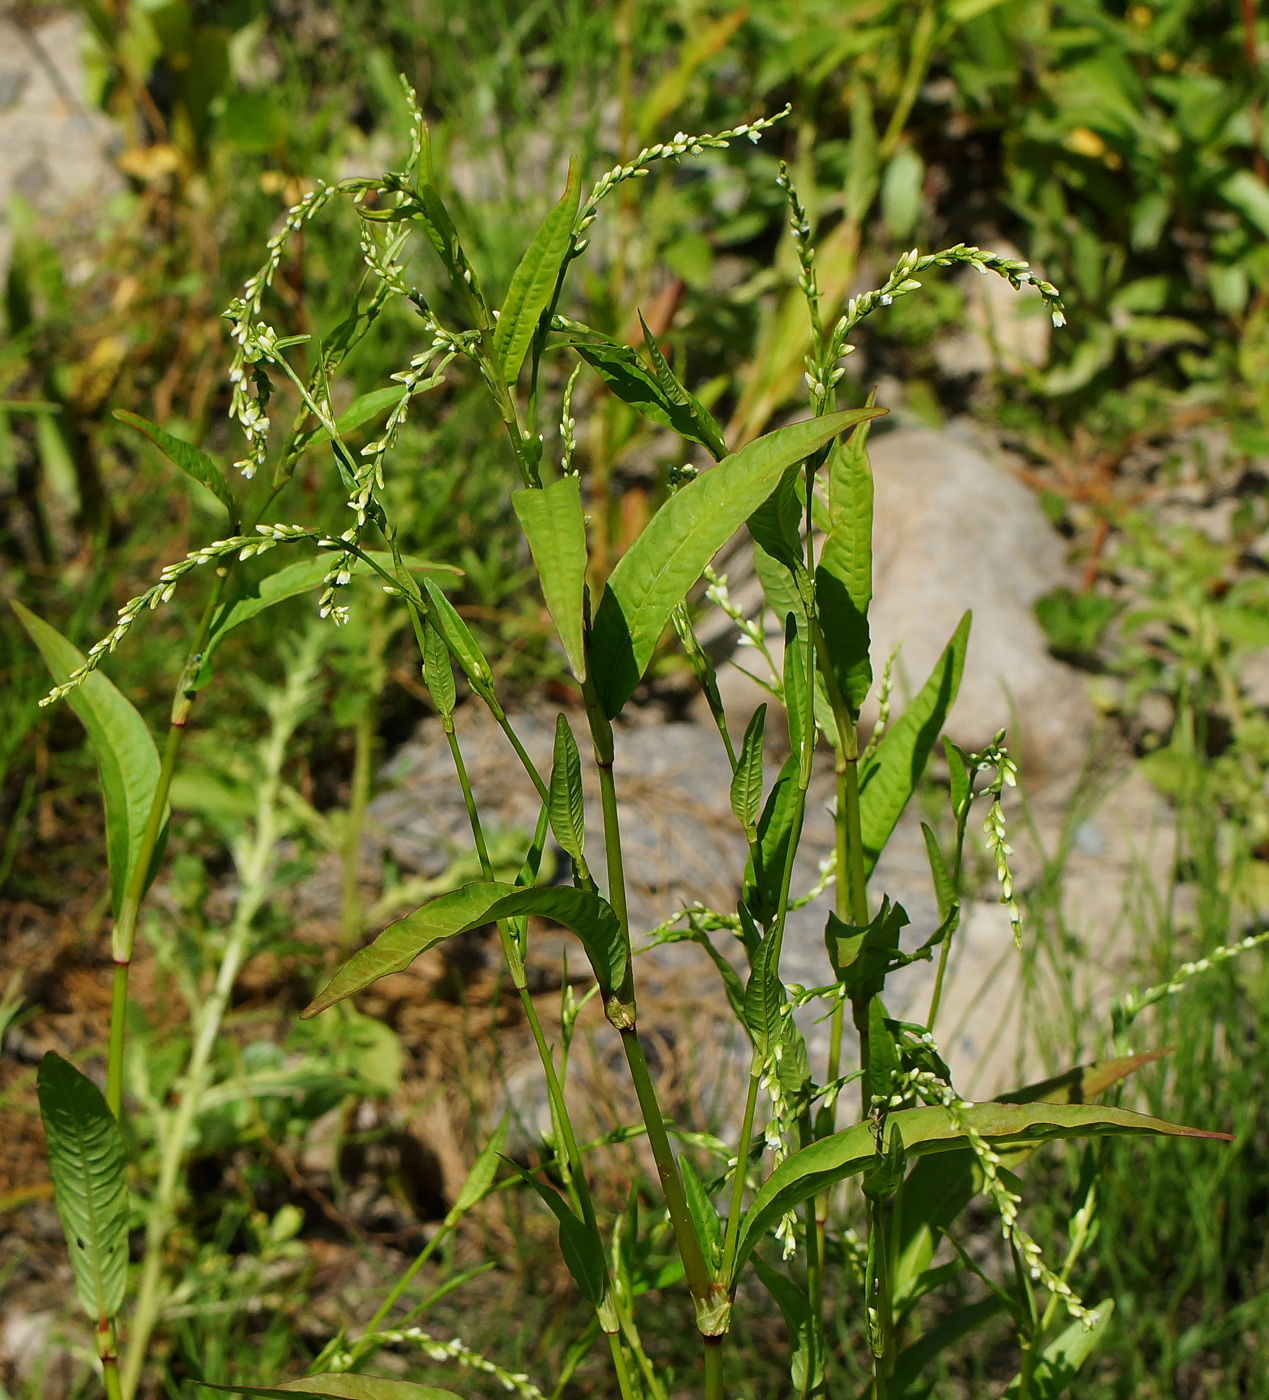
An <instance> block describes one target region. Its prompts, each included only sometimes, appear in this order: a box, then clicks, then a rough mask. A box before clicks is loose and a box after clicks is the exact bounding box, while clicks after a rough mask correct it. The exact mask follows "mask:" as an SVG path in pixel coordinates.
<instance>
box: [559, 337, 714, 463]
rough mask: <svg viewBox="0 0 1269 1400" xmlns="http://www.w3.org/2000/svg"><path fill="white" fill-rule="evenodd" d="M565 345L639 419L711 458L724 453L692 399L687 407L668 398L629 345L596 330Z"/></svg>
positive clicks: (708, 419) (707, 419)
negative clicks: (697, 447) (698, 446)
mask: <svg viewBox="0 0 1269 1400" xmlns="http://www.w3.org/2000/svg"><path fill="white" fill-rule="evenodd" d="M565 343H566V344H568V345H571V346H572V347H573V349H574V350H576V352H577V353H578V355H579V356H580V357H581V358H582V359H583V360H585V361H586V363H587V364H588V365H589V366H590V367H591V368H592V369H593V370H594V371H595V373H596V374H598V375H599V377H600V378H601V379H602V380H603V381H604V383H605V384H606V385H607V386H608V388H609V389H610V390H611V391H612V392H613V393H614V394H615V395H616V396H617V398H619V399H620V400H621V401H622V403H626V404H629V405H630V407H631V408H633V409H634V410H635V412H636V413H638V414H639V415H640V416H641V417H644V418H648V419H651V421H652V422H654V423H660V424H661V426H662V427H663V428H669V430H670V431H671V432H673V433H678V435H679V437H681V438H686V439H687V440H688V441H689V442H699V443H700V444H701V446H702V447H704V448H705V449H706V450H707V451H708V452H710V453H711V455H715V456H716V455H717V451H718V449H720V448H722V449H723V450H725V448H724V446H723V443H722V440H721V434H720V432H719V428H718V424H717V423H715V422H714V420H713V418H711V417H710V416H709V414H708V413H706V412H705V410H704V409H703V408H701V406H700V404H699V403H697V402H696V400H695V399H694V398H693V399H692V401H691V404H690V405H684V404H681V403H678V402H677V401H676V400H675V399H674V398H672V397H670V396H669V395H668V394H667V393H666V392H665V390H664V389H663V388H662V387H661V385H660V384H659V383H658V381H657V378H656V376H655V375H654V374H650V373H649V372H648V370H647V369H646V368H645V367H644V365H643V363H642V361H641V360H640V359H639V356H638V354H637V353H636V352H635V351H634V350H632V349H631V348H630V346H628V345H621V344H619V343H618V342H617V341H615V340H610V339H609V338H608V337H607V336H602V335H600V334H599V333H598V332H597V331H587V332H586V334H585V336H584V337H582V336H569V337H568V338H567V340H566V342H565ZM688 397H689V398H691V395H689V396H688Z"/></svg>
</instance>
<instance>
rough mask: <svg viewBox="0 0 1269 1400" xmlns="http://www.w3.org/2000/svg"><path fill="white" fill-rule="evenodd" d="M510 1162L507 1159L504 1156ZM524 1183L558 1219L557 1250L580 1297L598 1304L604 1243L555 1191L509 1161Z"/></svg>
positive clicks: (601, 1284)
mask: <svg viewBox="0 0 1269 1400" xmlns="http://www.w3.org/2000/svg"><path fill="white" fill-rule="evenodd" d="M503 1160H504V1161H509V1160H510V1159H508V1158H505V1157H504V1158H503ZM510 1165H511V1166H512V1167H514V1168H515V1170H516V1172H517V1173H518V1174H519V1176H520V1178H521V1179H522V1180H523V1182H524V1184H525V1185H526V1186H530V1187H532V1188H533V1190H534V1191H535V1192H537V1194H538V1195H539V1196H540V1197H541V1198H542V1200H543V1202H544V1203H545V1204H546V1205H547V1206H548V1207H549V1209H550V1211H551V1214H552V1215H554V1216H555V1218H556V1220H558V1221H559V1226H560V1253H561V1254H562V1255H563V1256H564V1263H565V1264H566V1265H567V1266H568V1271H569V1273H570V1274H572V1275H573V1282H574V1283H576V1284H577V1286H578V1288H579V1289H580V1290H581V1293H582V1296H583V1297H584V1298H585V1299H586V1300H587V1301H588V1302H590V1303H594V1304H595V1305H596V1306H598V1304H599V1303H601V1302H602V1301H603V1297H604V1276H605V1266H604V1250H603V1245H602V1244H600V1242H599V1240H598V1239H597V1238H596V1237H595V1235H594V1234H593V1233H592V1232H591V1231H590V1230H588V1229H587V1228H586V1225H585V1224H584V1223H583V1222H582V1221H580V1220H579V1219H578V1218H577V1216H575V1215H574V1214H573V1212H572V1210H571V1209H570V1207H569V1205H568V1203H567V1202H566V1201H565V1200H564V1198H563V1197H562V1196H561V1195H560V1194H559V1193H558V1192H557V1191H553V1190H552V1189H551V1188H550V1187H549V1186H547V1185H546V1184H545V1183H544V1182H541V1181H539V1180H538V1179H537V1177H535V1176H530V1175H529V1173H528V1172H527V1171H525V1169H524V1168H523V1167H522V1166H520V1165H519V1163H517V1162H510Z"/></svg>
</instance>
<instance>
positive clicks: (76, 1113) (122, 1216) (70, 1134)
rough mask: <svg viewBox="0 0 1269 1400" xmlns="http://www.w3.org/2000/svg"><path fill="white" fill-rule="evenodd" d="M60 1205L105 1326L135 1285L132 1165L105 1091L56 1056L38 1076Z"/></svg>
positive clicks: (81, 1274) (89, 1306)
mask: <svg viewBox="0 0 1269 1400" xmlns="http://www.w3.org/2000/svg"><path fill="white" fill-rule="evenodd" d="M36 1092H37V1094H38V1095H39V1100H40V1117H41V1118H43V1120H44V1136H45V1138H46V1140H47V1142H48V1166H49V1175H50V1176H51V1177H52V1178H53V1199H54V1201H56V1203H57V1214H58V1216H59V1217H60V1218H61V1222H62V1229H63V1230H65V1232H66V1245H67V1248H68V1249H69V1250H70V1259H71V1268H72V1269H73V1271H74V1274H75V1288H76V1291H77V1292H78V1294H79V1301H80V1302H81V1303H82V1304H83V1306H84V1311H85V1312H86V1313H87V1314H88V1316H89V1317H90V1318H92V1319H93V1321H94V1322H96V1323H97V1324H98V1326H100V1327H104V1326H105V1325H106V1323H107V1322H108V1321H109V1320H110V1319H111V1318H113V1317H114V1315H115V1314H116V1313H117V1312H118V1311H119V1308H120V1306H121V1305H122V1303H123V1292H124V1287H125V1285H126V1283H127V1279H128V1160H127V1155H126V1153H125V1152H124V1147H123V1135H122V1134H121V1133H120V1131H119V1124H118V1123H117V1122H116V1121H115V1117H114V1114H113V1113H111V1111H110V1109H109V1108H107V1107H106V1100H105V1098H104V1097H103V1096H102V1093H101V1090H100V1089H98V1088H97V1086H96V1085H95V1084H94V1083H93V1082H92V1080H91V1079H88V1078H86V1077H85V1076H84V1075H82V1074H81V1073H80V1072H79V1071H78V1070H77V1069H76V1068H75V1067H74V1066H73V1065H71V1064H68V1063H67V1062H66V1061H65V1060H64V1059H62V1057H61V1056H60V1055H57V1054H55V1053H54V1052H53V1051H52V1050H50V1051H49V1052H48V1053H47V1054H46V1055H45V1056H44V1058H43V1059H42V1060H41V1061H40V1069H39V1074H38V1075H37V1076H36Z"/></svg>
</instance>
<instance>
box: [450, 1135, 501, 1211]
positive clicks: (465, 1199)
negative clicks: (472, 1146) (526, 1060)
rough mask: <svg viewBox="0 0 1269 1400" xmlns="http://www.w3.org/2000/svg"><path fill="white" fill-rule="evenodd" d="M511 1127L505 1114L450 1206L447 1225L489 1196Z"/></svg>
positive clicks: (478, 1155)
mask: <svg viewBox="0 0 1269 1400" xmlns="http://www.w3.org/2000/svg"><path fill="white" fill-rule="evenodd" d="M510 1127H511V1115H510V1113H504V1114H503V1115H502V1117H501V1118H500V1119H499V1120H498V1126H497V1127H496V1128H495V1129H494V1131H493V1136H492V1137H491V1138H490V1139H489V1141H488V1142H487V1143H485V1145H484V1147H482V1148H481V1149H480V1151H479V1153H478V1154H477V1156H476V1160H475V1161H474V1162H473V1163H472V1165H471V1171H469V1172H468V1173H467V1176H466V1178H465V1179H464V1181H463V1184H462V1185H461V1186H460V1187H459V1188H458V1195H457V1196H455V1197H454V1204H453V1205H452V1206H450V1208H449V1212H448V1213H447V1215H446V1216H445V1223H446V1224H447V1225H454V1224H456V1223H457V1222H458V1220H459V1219H460V1218H461V1217H462V1216H464V1215H466V1214H467V1212H468V1211H469V1210H470V1209H471V1208H472V1206H474V1205H476V1204H478V1203H479V1202H480V1201H482V1200H484V1198H485V1197H486V1196H487V1195H488V1194H489V1189H490V1187H491V1186H492V1185H493V1183H494V1177H496V1176H497V1174H498V1161H499V1159H500V1158H501V1156H502V1149H503V1148H504V1147H505V1146H506V1143H507V1133H508V1131H509V1130H510Z"/></svg>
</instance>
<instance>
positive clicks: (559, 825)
mask: <svg viewBox="0 0 1269 1400" xmlns="http://www.w3.org/2000/svg"><path fill="white" fill-rule="evenodd" d="M547 813H548V815H549V816H550V819H551V830H552V831H553V832H554V833H555V839H556V840H557V841H558V842H559V843H560V850H562V851H564V852H566V853H567V854H568V855H569V856H570V857H571V858H572V860H573V861H574V863H575V864H577V865H578V866H581V865H583V864H584V862H585V858H586V857H585V848H586V804H585V801H584V799H583V795H582V760H581V755H580V754H579V753H578V752H577V740H576V739H574V738H573V731H572V730H571V729H570V728H569V726H568V720H566V719H565V718H564V716H563V715H556V717H555V752H554V754H553V756H552V758H551V787H550V791H549V794H548V796H547Z"/></svg>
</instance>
